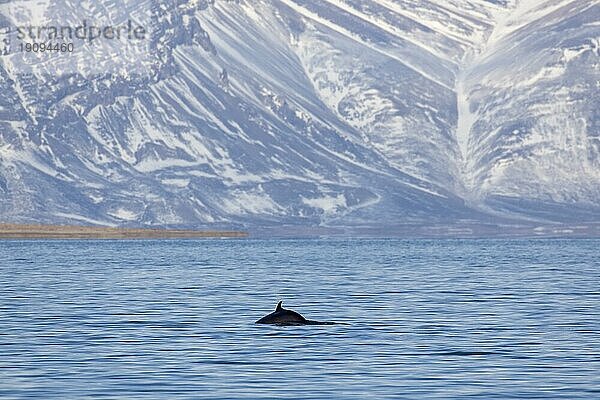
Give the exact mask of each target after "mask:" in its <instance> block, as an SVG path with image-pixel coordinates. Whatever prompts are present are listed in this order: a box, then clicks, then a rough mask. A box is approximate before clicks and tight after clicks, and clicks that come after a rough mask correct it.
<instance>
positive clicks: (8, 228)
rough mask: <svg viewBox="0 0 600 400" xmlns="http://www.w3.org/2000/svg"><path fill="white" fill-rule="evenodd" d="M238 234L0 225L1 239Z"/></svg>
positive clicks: (233, 235)
mask: <svg viewBox="0 0 600 400" xmlns="http://www.w3.org/2000/svg"><path fill="white" fill-rule="evenodd" d="M247 236H248V233H246V232H239V231H195V230H171V229H141V228H140V229H137V228H105V227H96V226H62V225H20V224H1V223H0V239H193V238H242V237H247Z"/></svg>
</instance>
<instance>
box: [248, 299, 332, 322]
mask: <svg viewBox="0 0 600 400" xmlns="http://www.w3.org/2000/svg"><path fill="white" fill-rule="evenodd" d="M282 303H283V301H280V302H279V303H277V307H276V308H275V311H273V312H272V313H271V314H269V315H265V316H264V317H262V318H261V319H259V320H258V321H256V323H257V324H271V325H335V322H327V321H312V320H310V319H306V318H304V317H303V316H302V315H300V314H298V313H297V312H296V311H292V310H286V309H285V308H283V307H282V306H281V304H282Z"/></svg>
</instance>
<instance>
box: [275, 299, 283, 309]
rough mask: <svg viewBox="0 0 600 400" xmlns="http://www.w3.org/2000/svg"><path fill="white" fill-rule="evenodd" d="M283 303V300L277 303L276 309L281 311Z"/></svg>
mask: <svg viewBox="0 0 600 400" xmlns="http://www.w3.org/2000/svg"><path fill="white" fill-rule="evenodd" d="M281 303H283V301H280V302H279V303H277V307H275V311H281Z"/></svg>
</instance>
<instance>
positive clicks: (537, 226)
mask: <svg viewBox="0 0 600 400" xmlns="http://www.w3.org/2000/svg"><path fill="white" fill-rule="evenodd" d="M78 27H79V28H82V29H80V30H79V31H77V28H78ZM40 28H44V29H40ZM67 28H70V31H71V36H72V37H71V38H68V37H66V38H65V37H63V38H60V37H56V36H57V35H58V34H59V33H63V36H65V34H66V33H68V32H69V29H67ZM136 29H137V30H136ZM1 32H3V33H1ZM142 32H143V34H142ZM77 33H79V36H80V37H77ZM53 34H54V36H52V35H53ZM95 34H98V37H94V35H95ZM117 34H118V35H119V37H118V38H117V37H116V36H117ZM35 42H51V44H52V43H65V44H68V43H72V50H70V49H68V48H67V47H63V48H62V49H58V50H56V51H48V50H47V49H46V50H44V51H41V50H40V48H39V47H38V50H37V51H35V49H34V48H33V47H32V44H33V43H35ZM28 49H29V50H28ZM63 50H64V51H63ZM0 220H1V221H5V222H29V223H31V222H36V223H61V224H75V223H77V224H82V223H83V224H100V225H112V226H172V227H174V226H178V227H194V228H207V227H228V228H239V229H247V230H250V231H267V232H273V233H285V232H291V233H302V232H307V233H328V232H329V233H375V234H448V235H454V234H456V235H468V234H480V233H490V232H495V231H501V232H505V233H514V232H518V233H523V232H525V233H536V234H563V233H567V234H568V233H573V234H582V235H585V234H597V233H599V232H600V230H599V226H600V4H599V3H598V2H597V1H594V0H574V1H573V0H570V1H569V0H547V1H544V0H537V1H536V0H521V1H519V0H496V1H494V0H443V1H442V0H253V1H245V0H237V1H225V0H212V1H209V0H195V1H185V0H163V1H152V0H136V1H131V0H102V1H80V2H77V1H70V0H42V1H24V0H23V1H21V0H15V1H11V2H6V1H4V2H0Z"/></svg>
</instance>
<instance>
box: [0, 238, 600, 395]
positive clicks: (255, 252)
mask: <svg viewBox="0 0 600 400" xmlns="http://www.w3.org/2000/svg"><path fill="white" fill-rule="evenodd" d="M599 248H600V241H594V240H572V241H569V240H536V241H528V240H520V241H502V240H490V241H485V240H480V241H461V240H441V241H427V240H347V241H346V240H319V241H317V240H314V241H310V240H308V241H306V240H280V241H275V240H273V241H260V240H205V241H75V242H69V241H48V242H19V241H8V242H0V398H26V397H30V398H83V397H90V398H102V397H103V398H121V399H123V398H169V399H178V398H240V397H248V398H253V399H254V398H265V399H269V398H273V397H277V398H319V399H321V398H324V397H330V396H333V397H337V398H357V399H363V398H365V397H367V396H371V397H373V398H378V399H379V398H386V397H389V398H443V399H446V398H453V397H466V396H469V397H473V398H482V399H492V398H509V397H512V398H567V399H574V398H586V399H589V398H595V397H598V396H600V291H599V289H598V288H599V286H598V283H599V282H600V262H599V261H598V260H599V257H598V256H599V255H600V254H599V250H598V249H599ZM280 299H283V300H284V305H285V306H286V307H287V308H290V309H293V310H295V311H298V312H300V313H301V314H303V315H304V316H305V317H307V318H310V319H316V320H331V321H337V322H345V323H346V324H343V325H331V326H291V327H278V326H261V325H255V324H254V321H256V320H257V319H258V318H260V317H262V316H263V315H266V314H268V313H270V312H271V311H273V309H274V307H275V305H276V303H277V301H278V300H280Z"/></svg>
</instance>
